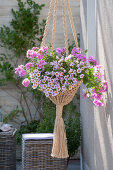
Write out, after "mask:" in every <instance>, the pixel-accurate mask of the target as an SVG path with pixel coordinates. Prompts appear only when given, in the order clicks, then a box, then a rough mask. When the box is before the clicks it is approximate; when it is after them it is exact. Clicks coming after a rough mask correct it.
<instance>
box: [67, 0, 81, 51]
mask: <svg viewBox="0 0 113 170" xmlns="http://www.w3.org/2000/svg"><path fill="white" fill-rule="evenodd" d="M66 1H67V8H68V14H69V20H70V24H71V28H72V33H73V37H74V40H75V44H76V47H77V48H78V41H77V36H76V30H75V25H74V21H73V16H72V12H71V8H70V4H69V0H66Z"/></svg>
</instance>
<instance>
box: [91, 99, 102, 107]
mask: <svg viewBox="0 0 113 170" xmlns="http://www.w3.org/2000/svg"><path fill="white" fill-rule="evenodd" d="M93 103H94V104H95V105H96V106H103V103H102V102H101V101H100V100H94V101H93Z"/></svg>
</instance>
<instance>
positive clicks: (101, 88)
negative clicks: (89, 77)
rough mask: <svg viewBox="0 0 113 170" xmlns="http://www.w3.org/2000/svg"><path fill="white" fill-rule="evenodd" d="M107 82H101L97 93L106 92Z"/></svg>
mask: <svg viewBox="0 0 113 170" xmlns="http://www.w3.org/2000/svg"><path fill="white" fill-rule="evenodd" d="M107 88H108V87H107V81H103V82H102V85H101V86H100V87H99V92H100V93H102V92H106V91H107Z"/></svg>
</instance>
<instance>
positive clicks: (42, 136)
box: [22, 133, 54, 140]
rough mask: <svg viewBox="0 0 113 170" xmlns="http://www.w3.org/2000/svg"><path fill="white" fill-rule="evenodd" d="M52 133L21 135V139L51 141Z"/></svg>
mask: <svg viewBox="0 0 113 170" xmlns="http://www.w3.org/2000/svg"><path fill="white" fill-rule="evenodd" d="M53 136H54V135H53V133H28V134H23V135H22V138H23V139H24V140H30V139H35V140H36V139H38V140H41V139H53Z"/></svg>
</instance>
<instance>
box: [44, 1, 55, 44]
mask: <svg viewBox="0 0 113 170" xmlns="http://www.w3.org/2000/svg"><path fill="white" fill-rule="evenodd" d="M53 2H54V0H51V2H50V8H49V12H48V17H47V20H46V26H45V30H44V35H43V39H42V43H41V47H43V46H45V41H46V36H47V32H48V26H49V21H50V18H51V14H52V8H53Z"/></svg>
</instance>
